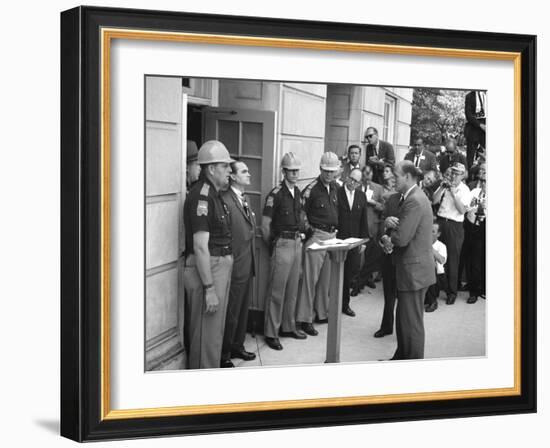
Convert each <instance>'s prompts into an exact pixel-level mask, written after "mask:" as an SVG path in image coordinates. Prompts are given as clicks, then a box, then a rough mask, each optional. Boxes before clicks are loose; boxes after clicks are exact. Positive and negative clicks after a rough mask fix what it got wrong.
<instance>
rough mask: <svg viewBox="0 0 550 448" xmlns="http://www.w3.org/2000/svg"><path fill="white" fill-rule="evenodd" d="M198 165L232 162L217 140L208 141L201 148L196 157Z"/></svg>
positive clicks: (224, 148)
mask: <svg viewBox="0 0 550 448" xmlns="http://www.w3.org/2000/svg"><path fill="white" fill-rule="evenodd" d="M198 162H199V165H207V164H209V163H231V162H234V160H233V159H232V158H231V157H230V156H229V151H228V150H227V148H226V147H225V145H224V144H223V143H222V142H220V141H218V140H209V141H207V142H205V143H203V145H202V146H201V149H199V156H198Z"/></svg>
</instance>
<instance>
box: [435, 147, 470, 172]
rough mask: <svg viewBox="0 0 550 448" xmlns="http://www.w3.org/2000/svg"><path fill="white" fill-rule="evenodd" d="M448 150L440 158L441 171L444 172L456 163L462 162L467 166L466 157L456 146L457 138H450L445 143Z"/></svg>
mask: <svg viewBox="0 0 550 448" xmlns="http://www.w3.org/2000/svg"><path fill="white" fill-rule="evenodd" d="M445 148H446V151H445V153H444V154H443V155H442V156H441V158H440V160H439V171H441V172H442V173H444V172H445V171H447V168H449V167H450V166H453V165H454V164H455V163H462V164H463V165H464V166H466V163H467V162H466V157H465V156H464V155H463V154H461V153H460V152H459V151H458V149H457V147H456V140H454V139H449V141H447V143H446V145H445Z"/></svg>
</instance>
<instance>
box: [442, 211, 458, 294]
mask: <svg viewBox="0 0 550 448" xmlns="http://www.w3.org/2000/svg"><path fill="white" fill-rule="evenodd" d="M437 222H438V223H439V229H440V230H441V242H443V244H445V245H446V246H447V262H446V263H445V272H446V273H447V281H448V286H447V296H449V295H453V296H455V297H456V294H457V291H458V264H459V262H460V251H461V250H462V243H463V242H464V223H462V222H458V221H452V220H447V219H444V218H438V219H437Z"/></svg>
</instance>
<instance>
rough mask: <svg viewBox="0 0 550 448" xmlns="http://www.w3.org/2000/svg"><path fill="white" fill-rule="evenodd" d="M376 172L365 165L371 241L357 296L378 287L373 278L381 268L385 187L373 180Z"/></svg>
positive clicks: (356, 282)
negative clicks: (373, 274)
mask: <svg viewBox="0 0 550 448" xmlns="http://www.w3.org/2000/svg"><path fill="white" fill-rule="evenodd" d="M373 175H374V172H373V169H372V167H371V166H370V165H365V167H364V168H363V185H362V186H361V191H362V192H363V193H365V197H366V199H367V225H368V235H367V236H368V237H369V238H370V241H369V242H368V243H367V245H366V248H365V252H364V261H363V266H362V268H361V272H360V273H359V274H358V276H357V279H356V281H355V282H354V285H353V291H352V295H353V296H355V295H357V294H358V293H359V291H360V290H361V289H362V288H363V287H364V286H365V285H367V286H368V287H369V288H376V284H375V283H374V281H373V280H372V278H371V277H372V273H373V272H374V271H377V270H379V269H380V267H381V265H380V263H381V257H382V253H381V251H380V247H379V246H378V243H377V241H378V238H379V237H380V230H381V214H382V211H383V210H384V205H383V199H382V196H383V194H384V188H383V187H382V185H379V184H377V183H376V182H373V181H372V178H373Z"/></svg>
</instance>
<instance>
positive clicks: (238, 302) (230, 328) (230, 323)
mask: <svg viewBox="0 0 550 448" xmlns="http://www.w3.org/2000/svg"><path fill="white" fill-rule="evenodd" d="M249 261H250V276H249V277H248V278H247V279H246V280H245V281H242V282H236V281H234V279H231V286H230V287H229V303H228V304H227V315H226V317H225V330H224V335H223V347H222V359H226V360H227V359H230V358H231V352H238V351H241V350H244V340H245V338H246V326H247V324H248V308H250V298H251V295H250V285H251V283H252V279H253V277H252V259H250V260H249Z"/></svg>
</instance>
